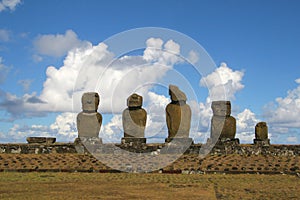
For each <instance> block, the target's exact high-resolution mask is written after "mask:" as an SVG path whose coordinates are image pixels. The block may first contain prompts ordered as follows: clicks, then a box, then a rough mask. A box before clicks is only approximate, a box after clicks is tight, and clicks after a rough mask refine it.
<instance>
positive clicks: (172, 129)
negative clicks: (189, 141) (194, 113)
mask: <svg viewBox="0 0 300 200" xmlns="http://www.w3.org/2000/svg"><path fill="white" fill-rule="evenodd" d="M169 95H170V97H171V103H169V104H168V105H167V107H166V121H167V126H168V138H167V139H166V141H169V140H171V139H172V138H189V132H190V127H191V108H190V106H189V105H188V104H186V100H187V98H186V95H185V94H184V93H183V92H182V91H181V90H180V89H179V88H178V87H177V86H175V85H170V86H169Z"/></svg>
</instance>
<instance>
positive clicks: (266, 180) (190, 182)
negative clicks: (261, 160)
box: [0, 172, 300, 200]
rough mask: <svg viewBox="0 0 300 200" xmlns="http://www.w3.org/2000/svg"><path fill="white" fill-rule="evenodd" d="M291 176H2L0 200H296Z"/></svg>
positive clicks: (298, 184)
mask: <svg viewBox="0 0 300 200" xmlns="http://www.w3.org/2000/svg"><path fill="white" fill-rule="evenodd" d="M299 188H300V179H299V177H297V176H295V175H293V176H292V175H259V174H237V175H225V174H209V175H208V174H205V175H199V174H190V175H184V174H127V173H50V172H45V173H42V172H40V173H37V172H32V173H17V172H2V173H0V199H64V200H65V199H170V198H173V199H299V197H300V190H299Z"/></svg>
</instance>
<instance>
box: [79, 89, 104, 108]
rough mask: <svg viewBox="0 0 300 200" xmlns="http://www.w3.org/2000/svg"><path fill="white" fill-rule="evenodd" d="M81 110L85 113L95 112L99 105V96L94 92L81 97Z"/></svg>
mask: <svg viewBox="0 0 300 200" xmlns="http://www.w3.org/2000/svg"><path fill="white" fill-rule="evenodd" d="M81 103H82V110H83V111H85V112H97V110H98V106H99V103H100V97H99V94H98V93H96V92H86V93H84V94H83V95H82V97H81Z"/></svg>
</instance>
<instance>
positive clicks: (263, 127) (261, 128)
mask: <svg viewBox="0 0 300 200" xmlns="http://www.w3.org/2000/svg"><path fill="white" fill-rule="evenodd" d="M255 139H257V140H266V139H268V126H267V123H266V122H259V123H257V124H256V126H255Z"/></svg>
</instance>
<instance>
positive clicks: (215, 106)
mask: <svg viewBox="0 0 300 200" xmlns="http://www.w3.org/2000/svg"><path fill="white" fill-rule="evenodd" d="M211 108H212V110H213V114H214V116H223V117H225V116H230V114H231V103H230V101H213V102H212V104H211Z"/></svg>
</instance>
